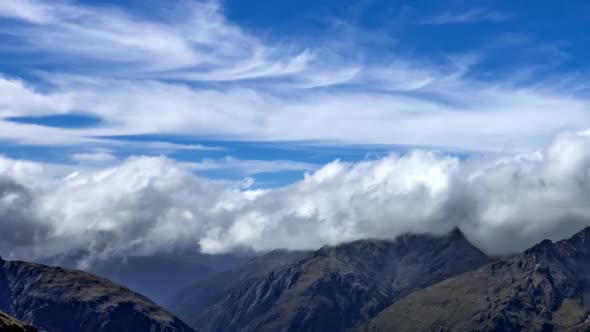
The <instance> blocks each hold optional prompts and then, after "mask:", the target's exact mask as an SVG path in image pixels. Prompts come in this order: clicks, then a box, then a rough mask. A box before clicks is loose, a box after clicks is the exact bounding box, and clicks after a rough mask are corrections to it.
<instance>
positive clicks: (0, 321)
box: [0, 312, 38, 332]
mask: <svg viewBox="0 0 590 332" xmlns="http://www.w3.org/2000/svg"><path fill="white" fill-rule="evenodd" d="M37 331H38V330H37V329H36V328H34V327H32V326H30V325H27V324H25V323H23V322H20V321H18V320H17V319H16V318H14V317H11V316H8V315H7V314H5V313H3V312H0V332H37Z"/></svg>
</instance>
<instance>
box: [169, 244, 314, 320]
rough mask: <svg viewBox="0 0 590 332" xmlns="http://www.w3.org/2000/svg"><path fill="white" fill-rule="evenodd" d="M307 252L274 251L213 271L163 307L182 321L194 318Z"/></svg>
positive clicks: (179, 292)
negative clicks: (234, 265)
mask: <svg viewBox="0 0 590 332" xmlns="http://www.w3.org/2000/svg"><path fill="white" fill-rule="evenodd" d="M308 253H309V252H307V251H289V250H274V251H271V252H269V253H267V254H265V255H263V256H260V257H254V258H251V259H250V260H249V261H248V262H246V263H245V264H243V265H242V266H240V267H238V268H234V269H232V270H228V271H223V272H220V273H216V274H213V275H211V276H209V277H207V278H204V279H202V280H198V281H196V282H194V283H193V284H191V285H190V286H188V287H184V288H182V289H180V290H179V291H178V292H177V293H176V294H174V295H173V296H171V297H170V298H169V299H168V300H167V301H166V302H165V303H164V306H165V307H166V308H168V309H170V310H171V311H172V312H173V313H174V314H176V315H178V316H179V317H181V318H183V319H185V320H188V319H191V318H192V319H194V317H198V316H200V315H201V314H202V312H203V310H204V309H205V308H206V307H207V306H209V305H212V304H214V303H216V302H218V301H220V300H222V299H223V297H224V296H225V295H227V294H228V293H231V292H232V291H235V290H238V289H240V288H241V287H243V286H244V285H246V284H248V283H249V282H252V281H255V280H257V279H258V278H261V277H263V276H264V275H265V274H267V273H269V272H271V271H273V270H275V269H280V268H282V267H284V266H287V265H290V264H292V263H293V262H295V261H297V260H298V259H300V258H302V257H303V256H304V255H306V254H308Z"/></svg>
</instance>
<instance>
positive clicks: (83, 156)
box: [72, 151, 117, 163]
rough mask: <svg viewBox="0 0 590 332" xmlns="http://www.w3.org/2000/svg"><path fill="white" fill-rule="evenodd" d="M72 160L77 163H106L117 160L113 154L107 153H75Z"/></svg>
mask: <svg viewBox="0 0 590 332" xmlns="http://www.w3.org/2000/svg"><path fill="white" fill-rule="evenodd" d="M72 160H74V161H76V162H79V163H108V162H113V161H115V160H117V157H115V156H114V155H113V154H111V153H108V152H104V151H103V152H93V153H75V154H73V155H72Z"/></svg>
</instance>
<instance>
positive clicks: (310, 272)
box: [187, 230, 489, 331]
mask: <svg viewBox="0 0 590 332" xmlns="http://www.w3.org/2000/svg"><path fill="white" fill-rule="evenodd" d="M457 257H461V258H460V259H457ZM487 262H489V260H488V258H487V257H486V256H485V255H484V254H483V253H482V252H481V251H480V250H478V249H477V248H475V247H474V246H472V245H471V244H470V243H469V242H468V241H467V240H466V239H465V238H464V237H463V234H462V233H461V232H460V231H458V230H455V231H453V232H451V233H450V234H448V235H447V236H442V237H433V236H427V235H406V236H402V237H399V238H398V239H396V240H395V241H385V240H363V241H356V242H352V243H346V244H342V245H338V246H326V247H323V248H322V249H320V250H318V251H316V252H314V253H310V254H307V255H305V256H303V257H301V258H300V259H298V260H297V261H296V262H294V263H291V264H288V265H286V266H283V267H278V268H276V269H273V270H272V271H270V272H267V273H264V274H263V275H260V276H258V277H257V278H254V279H253V280H249V281H248V282H245V283H242V284H240V285H239V286H238V287H235V288H233V289H231V290H230V291H229V292H228V293H227V294H226V295H225V296H224V297H223V299H221V300H220V301H218V302H217V303H215V304H213V305H211V306H210V307H208V308H207V310H205V312H203V313H202V314H201V315H200V316H196V317H193V318H192V319H188V320H187V321H188V322H189V323H190V324H191V325H192V326H194V327H195V328H197V329H198V330H202V331H342V330H346V329H348V328H352V327H354V326H355V325H357V324H359V323H361V322H364V321H366V320H367V319H369V318H371V317H373V316H375V315H376V314H377V313H379V312H380V311H381V310H382V309H384V308H385V307H387V306H389V305H390V304H392V303H393V302H395V301H396V300H398V299H399V298H402V297H404V296H405V295H407V294H409V293H410V292H412V291H414V290H416V289H421V288H424V287H427V286H430V285H433V284H435V283H437V282H439V281H441V280H444V279H446V278H448V277H451V276H454V275H457V274H460V273H463V272H466V271H470V270H472V269H474V268H477V267H480V266H482V265H484V264H485V263H487Z"/></svg>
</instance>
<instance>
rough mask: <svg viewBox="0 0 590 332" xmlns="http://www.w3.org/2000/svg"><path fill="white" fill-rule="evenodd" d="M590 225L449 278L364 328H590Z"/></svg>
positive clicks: (427, 329)
mask: <svg viewBox="0 0 590 332" xmlns="http://www.w3.org/2000/svg"><path fill="white" fill-rule="evenodd" d="M589 314H590V228H586V229H584V230H583V231H581V232H579V233H577V234H576V235H574V236H573V237H571V238H570V239H567V240H563V241H559V242H556V243H553V242H551V241H549V240H545V241H542V242H541V243H539V244H537V245H536V246H534V247H532V248H530V249H528V250H527V251H525V252H524V253H523V254H521V255H517V256H514V257H511V258H508V259H504V260H501V261H498V262H494V263H492V264H489V265H487V266H485V267H482V268H480V269H478V270H475V271H472V272H469V273H466V274H463V275H460V276H457V277H455V278H451V279H449V280H446V281H443V282H441V283H439V284H437V285H434V286H432V287H430V288H427V289H424V290H422V291H419V292H416V293H414V294H412V295H410V296H408V297H407V298H405V299H403V300H401V301H399V302H397V303H395V304H393V305H392V306H390V307H389V308H387V309H386V310H384V311H383V312H381V313H380V314H379V315H378V316H377V317H376V318H374V319H372V320H371V321H370V322H369V323H368V324H367V325H365V326H363V328H361V329H360V330H363V331H392V330H395V331H476V330H477V331H525V330H526V331H554V330H563V331H588V330H590V316H589Z"/></svg>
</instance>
